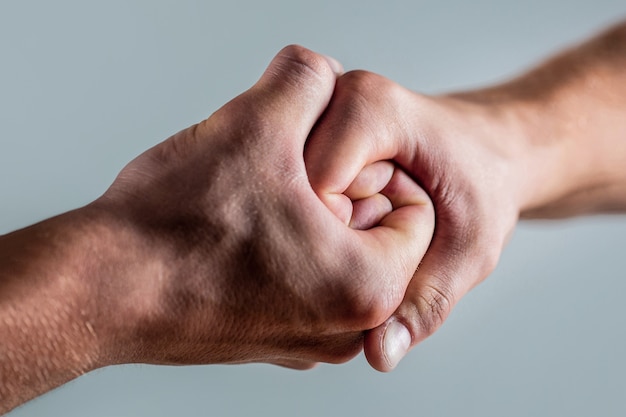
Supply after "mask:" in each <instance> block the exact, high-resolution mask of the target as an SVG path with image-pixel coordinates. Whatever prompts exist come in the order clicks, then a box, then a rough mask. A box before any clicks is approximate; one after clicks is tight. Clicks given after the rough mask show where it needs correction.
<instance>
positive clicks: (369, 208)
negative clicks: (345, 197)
mask: <svg viewBox="0 0 626 417" xmlns="http://www.w3.org/2000/svg"><path fill="white" fill-rule="evenodd" d="M352 206H353V210H352V218H351V219H350V223H349V226H350V227H351V228H353V229H358V230H367V229H371V228H372V227H374V226H376V225H377V224H378V223H379V222H380V221H381V220H382V219H383V218H384V217H385V216H386V215H388V214H389V213H391V212H392V211H393V205H392V204H391V201H389V199H388V198H387V197H385V196H384V195H382V194H379V193H378V194H374V195H373V196H371V197H367V198H364V199H362V200H358V201H355V202H353V203H352Z"/></svg>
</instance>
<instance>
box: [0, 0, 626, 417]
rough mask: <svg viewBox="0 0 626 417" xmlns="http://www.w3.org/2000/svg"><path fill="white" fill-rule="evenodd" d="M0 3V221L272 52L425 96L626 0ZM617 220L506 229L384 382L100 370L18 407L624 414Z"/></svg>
mask: <svg viewBox="0 0 626 417" xmlns="http://www.w3.org/2000/svg"><path fill="white" fill-rule="evenodd" d="M384 3H385V4H383V2H372V1H365V0H360V1H346V2H338V1H332V2H331V1H328V0H318V1H310V2H297V1H293V0H292V1H275V0H270V1H263V2H260V1H258V2H257V1H253V0H249V1H229V2H210V1H191V0H185V1H181V0H176V1H174V0H171V1H155V0H145V1H137V0H135V1H129V0H124V1H119V0H109V1H106V2H104V1H102V2H86V1H67V0H57V1H47V0H41V1H28V0H21V1H17V0H3V1H2V2H0V143H1V146H0V196H1V197H0V201H1V215H0V233H5V232H8V231H10V230H13V229H16V228H19V227H21V226H25V225H27V224H29V223H32V222H34V221H37V220H40V219H43V218H46V217H49V216H51V215H54V214H56V213H59V212H63V211H66V210H69V209H71V208H74V207H78V206H80V205H83V204H85V203H87V202H89V201H91V200H93V199H94V198H96V197H97V196H98V195H100V194H101V193H102V192H103V191H104V190H105V188H106V187H107V186H108V185H109V184H110V182H111V181H112V180H113V178H114V177H115V175H116V173H117V172H118V171H119V170H120V169H121V168H122V167H123V165H124V164H125V163H126V162H127V161H129V160H130V159H132V158H133V157H134V156H135V155H137V154H138V153H140V152H141V151H142V150H144V149H145V148H147V147H149V146H151V145H153V144H155V143H157V142H159V141H160V140H162V139H164V138H166V137H168V136H169V135H170V134H172V133H174V132H176V131H177V130H179V129H181V128H183V127H185V126H187V125H189V124H191V123H194V122H196V121H198V120H200V119H202V118H204V117H205V116H206V115H208V114H210V113H211V112H212V111H214V110H215V109H217V108H218V107H219V106H220V105H222V104H223V103H225V102H226V101H228V100H229V99H230V98H232V97H233V96H235V95H236V94H238V93H240V92H241V91H243V90H244V89H246V88H247V87H248V86H250V85H251V84H252V83H253V82H254V81H255V79H256V78H257V77H258V76H259V75H260V73H261V71H262V70H263V69H264V67H265V65H266V64H267V62H268V61H269V60H270V59H271V57H272V56H273V55H274V54H275V52H276V51H278V50H279V49H280V48H281V47H282V46H284V45H286V44H288V43H300V44H303V45H305V46H308V47H310V48H312V49H315V50H318V51H320V52H324V53H327V54H329V55H333V56H335V57H336V58H338V59H340V60H341V61H342V62H343V63H344V64H345V66H346V68H347V69H354V68H364V69H368V70H372V71H375V72H379V73H382V74H383V75H386V76H388V77H390V78H392V79H394V80H396V81H398V82H399V83H401V84H404V85H405V86H407V87H410V88H412V89H415V90H420V91H424V92H439V91H445V90H451V89H457V88H464V87H470V86H477V85H482V84H486V83H491V82H495V81H498V80H501V79H503V78H506V77H508V76H510V75H513V74H515V73H517V72H519V71H521V70H523V69H525V68H527V67H528V66H529V65H532V64H533V63H535V62H537V61H538V60H540V59H541V58H542V57H545V56H546V55H547V54H549V53H551V52H553V51H555V50H558V49H559V48H562V47H564V46H565V45H568V44H570V43H571V42H576V41H578V40H581V39H584V38H585V37H587V36H588V35H590V34H592V33H594V32H595V31H596V30H598V29H600V28H602V27H604V26H606V25H607V24H609V23H611V22H614V21H616V20H619V19H620V18H624V17H626V2H624V0H615V1H609V0H606V1H602V0H595V1H573V0H558V1H552V2H548V1H545V0H526V1H523V2H521V1H498V0H493V1H486V0H482V1H481V0H476V1H472V2H467V1H462V0H456V1H434V0H433V1H404V2H398V1H386V2H384ZM625 236H626V218H624V217H595V218H587V219H576V220H570V221H566V222H557V223H541V222H540V223H532V224H523V225H521V226H520V227H519V228H518V230H517V232H516V235H515V237H514V239H513V240H512V242H511V243H510V245H509V246H508V248H507V250H506V251H505V253H504V255H503V257H502V260H501V262H500V266H499V267H498V269H497V270H496V272H495V273H494V274H493V275H492V276H491V277H490V278H489V279H488V280H487V281H486V282H485V283H484V284H483V285H481V286H479V287H478V288H477V289H476V290H475V291H473V292H472V293H471V294H470V295H469V296H467V297H466V298H465V299H464V300H462V302H461V303H460V305H459V306H458V307H457V308H456V310H455V311H454V313H453V315H452V317H451V318H450V320H449V321H448V322H447V323H446V324H445V325H444V327H443V328H442V329H441V330H440V331H439V332H438V333H437V334H436V335H435V336H434V337H432V338H431V339H429V340H427V341H426V342H424V343H423V344H421V345H420V346H418V347H417V348H416V349H415V350H414V351H413V352H412V353H411V355H410V356H409V357H408V358H407V359H405V361H404V362H403V363H402V364H401V366H400V368H399V369H398V370H396V371H395V372H393V373H391V374H379V373H377V372H375V371H373V370H371V369H369V367H368V366H367V364H366V362H365V360H364V359H363V358H362V357H358V358H356V359H355V360H354V361H353V362H351V363H349V364H346V365H341V366H326V365H324V366H321V367H319V368H318V369H316V370H313V371H309V372H296V371H290V370H285V369H281V368H275V367H271V366H267V365H246V366H198V367H180V368H173V367H152V366H144V365H132V366H120V367H112V368H107V369H102V370H99V371H96V372H93V373H91V374H89V375H86V376H84V377H82V378H80V379H78V380H76V381H74V382H72V383H69V384H67V385H66V386H64V387H62V388H60V389H58V390H56V391H54V392H52V393H50V394H48V395H45V396H43V397H41V398H39V399H37V400H35V401H32V402H30V403H29V404H27V405H25V406H23V407H21V408H19V409H17V410H16V411H14V412H13V413H11V414H10V415H11V417H26V416H47V415H54V416H56V415H58V416H61V415H62V416H68V417H69V416H94V417H95V416H204V415H215V416H245V415H263V416H282V415H285V416H293V415H298V416H300V415H301V416H340V415H348V416H380V415H385V416H386V415H420V416H421V415H423V416H453V415H464V416H529V415H532V416H624V415H626V404H625V402H624V399H625V398H626V381H625V374H626V359H625V358H624V353H625V352H626V330H625V328H624V327H625V324H626V309H625V308H624V307H622V305H621V301H622V294H624V292H625V291H626V280H625V278H626V274H625V273H624V269H625V268H626V256H625V253H624V252H625V250H624V248H625V243H626V237H625Z"/></svg>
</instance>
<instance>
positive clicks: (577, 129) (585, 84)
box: [456, 22, 626, 217]
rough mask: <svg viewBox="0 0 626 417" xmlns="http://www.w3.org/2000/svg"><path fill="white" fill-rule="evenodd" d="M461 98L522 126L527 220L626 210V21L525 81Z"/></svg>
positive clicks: (517, 133)
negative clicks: (489, 109)
mask: <svg viewBox="0 0 626 417" xmlns="http://www.w3.org/2000/svg"><path fill="white" fill-rule="evenodd" d="M456 97H458V98H461V99H463V100H469V101H470V102H473V103H474V104H479V105H481V106H482V105H486V106H487V107H490V108H491V109H492V111H493V112H494V113H497V115H498V117H499V118H501V119H502V120H506V123H507V124H508V125H509V126H511V125H515V126H516V128H515V129H513V133H512V134H511V136H512V137H517V138H519V139H520V143H522V144H523V145H522V147H521V148H522V149H523V150H524V151H523V152H522V153H521V154H520V157H521V158H519V161H520V162H521V165H520V168H519V169H520V174H521V175H522V176H523V177H524V182H523V196H522V197H521V199H522V201H521V216H522V217H563V216H568V215H574V214H582V213H596V212H611V211H624V210H626V192H625V190H626V22H624V23H622V24H620V25H618V26H616V27H614V28H612V29H610V30H609V31H607V32H605V33H603V34H601V35H599V36H598V37H596V38H594V39H592V40H591V41H589V42H587V43H585V44H582V45H580V46H578V47H576V48H573V49H571V50H568V51H565V52H564V53H562V54H560V55H558V56H556V57H555V58H553V59H551V60H549V61H547V62H546V63H544V64H543V65H541V66H540V67H538V68H537V69H535V70H533V71H531V72H529V73H527V74H525V75H523V76H522V77H520V78H518V79H515V80H513V81H511V82H508V83H505V84H503V85H500V86H497V87H494V88H489V89H485V90H480V91H475V92H470V93H465V94H460V95H458V96H456ZM502 139H503V140H507V139H508V138H502Z"/></svg>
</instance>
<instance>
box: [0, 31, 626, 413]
mask: <svg viewBox="0 0 626 417" xmlns="http://www.w3.org/2000/svg"><path fill="white" fill-rule="evenodd" d="M624 56H626V25H624V24H622V25H621V26H618V27H616V28H614V29H612V30H611V31H609V32H607V33H605V34H604V35H602V36H600V37H598V38H597V39H594V40H592V41H590V42H588V43H586V44H583V45H581V46H579V47H577V48H575V49H574V50H572V51H566V52H565V53H563V54H561V55H560V56H557V57H556V58H554V59H552V60H551V61H548V62H547V63H546V64H544V65H543V66H541V67H539V68H537V69H536V70H534V71H531V72H530V73H528V74H526V75H524V76H522V77H520V78H517V79H514V80H512V81H509V82H507V83H504V84H501V85H498V86H495V87H491V88H487V89H483V90H476V91H472V92H466V93H459V94H450V95H445V96H437V97H428V96H424V95H420V94H417V93H415V92H412V91H409V90H407V89H405V88H403V87H401V86H399V85H397V84H395V83H394V82H392V81H390V80H388V79H385V78H383V77H381V76H379V75H375V74H372V73H369V72H364V71H353V72H347V73H344V72H343V69H342V67H341V65H340V64H339V63H338V62H337V61H335V60H334V59H332V58H329V57H325V56H323V55H319V54H317V53H315V52H312V51H310V50H307V49H305V48H302V47H298V46H289V47H286V48H285V49H283V50H282V51H281V52H280V53H278V55H277V56H276V57H275V58H274V59H273V60H272V62H271V63H270V65H269V67H268V68H267V70H266V71H265V73H264V74H263V75H262V77H261V78H260V80H259V81H258V82H257V83H256V84H255V85H254V86H253V87H252V88H251V89H249V90H248V91H246V92H244V93H243V94H241V95H240V96H238V97H236V98H235V99H233V100H232V101H230V102H229V103H227V104H226V105H225V106H223V107H222V108H221V109H219V110H218V111H216V112H215V113H214V114H213V115H211V116H210V117H209V118H208V119H207V120H204V121H203V122H201V123H199V124H196V125H194V126H191V127H189V128H187V129H185V130H183V131H181V132H179V133H177V134H175V135H174V136H173V137H171V138H169V139H167V140H166V141H164V142H162V143H160V144H158V145H157V146H155V147H154V148H152V149H149V150H148V151H146V152H145V153H143V154H142V155H140V156H139V157H138V158H136V159H135V160H134V161H132V162H131V163H130V164H128V165H127V166H126V167H125V168H124V169H123V170H122V172H121V173H120V174H119V176H118V177H117V179H116V180H115V182H114V183H113V184H112V186H111V187H110V188H109V189H108V190H107V191H106V192H105V194H104V195H103V196H102V197H100V198H98V199H97V200H96V201H94V202H93V203H91V204H89V205H87V206H85V207H83V208H80V209H77V210H75V211H72V212H69V213H65V214H62V215H60V216H57V217H55V218H52V219H49V220H46V221H44V222H41V223H39V224H36V225H33V226H30V227H28V228H25V229H22V230H18V231H15V232H13V233H10V234H7V235H4V236H0V399H1V400H0V412H3V411H7V410H9V409H11V408H12V407H14V406H16V405H17V404H20V403H22V402H24V401H27V400H28V399H30V398H33V397H34V396H36V395H38V394H41V393H43V392H45V391H47V390H49V389H51V388H53V387H55V386H58V385H60V384H62V383H64V382H66V381H68V380H70V379H72V378H75V377H76V376H78V375H80V374H82V373H85V372H88V371H90V370H92V369H95V368H98V367H102V366H107V365H112V364H120V363H132V362H143V363H153V364H198V363H203V364H209V363H246V362H266V363H273V364H277V365H281V366H287V367H291V368H297V369H307V368H310V367H312V366H313V365H314V364H315V363H316V362H330V363H340V362H344V361H347V360H349V359H351V358H352V357H354V356H355V355H357V354H358V353H359V352H360V351H361V350H364V351H365V355H366V357H367V360H368V361H369V363H370V364H371V365H372V367H374V368H375V369H377V370H379V371H390V370H392V369H393V368H394V367H396V365H398V363H399V361H400V360H401V359H402V358H403V357H404V356H405V354H406V353H407V352H408V351H409V349H410V348H411V347H412V346H414V345H416V344H417V343H419V342H420V341H422V340H423V339H425V338H426V337H428V336H429V335H431V334H432V333H433V332H435V331H436V330H437V329H438V328H439V327H440V326H441V325H442V323H443V322H444V321H445V320H446V318H447V317H448V315H449V314H450V312H451V311H452V309H453V307H454V305H455V304H456V303H457V302H458V301H459V299H460V298H461V297H463V296H464V295H465V294H466V293H467V292H468V291H469V290H471V289H472V288H473V287H474V286H476V285H477V284H478V283H480V282H481V280H483V279H484V278H485V277H486V276H487V275H489V274H490V272H491V271H492V270H493V269H494V268H495V266H496V264H497V262H498V259H499V256H500V253H501V251H502V250H503V247H504V245H505V244H506V242H507V240H508V238H509V236H510V235H511V233H512V232H513V230H514V228H515V225H516V223H517V221H518V219H519V218H520V217H526V218H528V217H550V218H553V217H563V216H569V215H573V214H582V213H590V212H603V211H623V210H625V209H626V194H625V193H624V192H623V189H624V185H625V184H626V169H625V168H624V167H626V163H625V162H626V140H624V139H625V138H626V117H624V114H626V100H625V97H626V87H625V86H626V71H625V70H624V68H626V62H625V61H624V58H623V57H624ZM590 80H591V81H593V82H591V81H590ZM580 115H584V119H583V118H581V116H580ZM589 138H593V140H590V139H589ZM573 162H575V163H573Z"/></svg>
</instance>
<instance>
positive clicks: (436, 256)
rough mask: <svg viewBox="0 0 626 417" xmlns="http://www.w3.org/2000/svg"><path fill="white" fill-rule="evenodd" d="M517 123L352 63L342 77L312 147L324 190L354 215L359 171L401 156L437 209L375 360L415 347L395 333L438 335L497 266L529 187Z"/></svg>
mask: <svg viewBox="0 0 626 417" xmlns="http://www.w3.org/2000/svg"><path fill="white" fill-rule="evenodd" d="M506 127H507V128H508V126H506ZM511 131H514V130H513V129H505V126H504V125H503V124H502V122H501V121H500V120H499V119H498V120H497V119H496V114H490V113H489V112H488V111H485V109H484V108H482V107H479V106H477V105H473V104H472V103H471V102H469V101H463V100H460V99H455V98H452V97H440V98H429V97H425V96H422V95H419V94H416V93H413V92H411V91H408V90H406V89H404V88H402V87H400V86H399V85H397V84H395V83H393V82H391V81H389V80H387V79H385V78H383V77H381V76H377V75H375V74H372V73H368V72H363V71H355V72H350V73H347V74H345V75H343V76H342V77H341V78H339V80H338V81H337V86H336V91H335V95H334V96H333V100H332V102H331V104H330V106H329V109H328V110H327V112H326V113H325V114H324V116H323V117H322V119H321V120H320V122H319V124H318V126H317V128H316V130H315V132H314V134H313V135H312V137H311V139H310V141H309V144H308V146H307V149H306V154H305V160H306V165H307V169H308V173H309V176H310V180H311V184H312V185H313V188H314V189H315V190H316V192H317V193H318V195H319V196H320V198H321V199H322V200H323V201H324V202H325V203H326V205H327V206H328V207H329V208H330V209H331V210H332V211H333V212H335V213H337V215H338V216H339V217H340V218H343V219H344V221H346V218H348V217H347V215H346V213H349V212H350V209H349V205H350V204H351V202H350V198H347V197H349V194H350V193H349V192H348V193H346V190H348V191H349V186H350V184H351V183H352V179H353V178H354V177H355V175H356V174H357V173H359V172H360V171H361V170H362V169H363V167H365V166H368V165H370V164H372V163H375V162H376V161H381V160H393V161H394V162H395V163H396V164H398V165H399V166H400V167H401V169H403V170H404V171H405V172H406V173H407V174H408V175H410V176H411V178H413V179H414V180H415V181H416V182H417V183H419V184H420V185H421V186H423V187H424V189H425V190H426V191H427V192H428V194H429V195H430V197H431V198H432V200H433V202H434V205H435V212H436V222H437V226H436V230H435V236H434V238H433V242H432V244H431V247H430V249H428V252H427V254H426V256H425V257H424V259H423V261H422V262H421V265H420V267H419V269H418V270H417V272H416V273H415V275H414V277H413V279H412V281H411V283H410V285H409V287H408V289H407V291H406V294H405V296H404V300H403V302H402V304H401V305H400V306H399V308H398V309H397V310H396V311H395V312H394V314H393V316H392V317H391V318H390V319H389V320H387V321H386V322H385V323H384V324H382V325H381V326H378V327H377V328H375V329H373V330H372V331H370V332H369V333H368V334H367V336H366V340H365V353H366V356H367V358H368V360H369V362H370V364H371V365H372V366H373V367H374V368H376V369H378V370H381V371H388V370H390V369H393V368H394V367H395V366H396V365H397V363H398V361H399V360H400V359H401V358H402V357H403V356H404V354H405V353H406V350H408V348H409V345H408V344H406V345H404V347H405V348H406V349H398V346H402V344H401V343H400V344H399V343H398V342H397V341H396V338H398V337H400V338H405V337H406V335H407V330H408V334H410V341H411V343H410V345H411V346H412V345H415V344H417V343H418V342H420V341H421V340H423V339H424V338H426V337H427V336H429V335H431V334H432V333H433V332H434V331H435V330H436V329H437V328H438V327H439V326H440V325H441V324H442V323H443V322H444V320H445V319H446V317H448V315H449V314H450V311H451V309H452V307H453V306H454V305H455V304H456V303H457V302H458V300H459V299H460V298H461V297H462V296H463V295H464V294H465V293H467V292H468V291H469V290H470V289H471V288H472V287H473V286H475V285H477V284H478V283H479V282H480V281H481V280H482V279H483V278H485V277H486V276H487V275H488V274H489V273H490V272H491V271H492V270H493V269H494V267H495V265H496V263H497V261H498V258H499V256H500V253H501V251H502V248H503V246H504V244H505V242H506V241H507V239H508V238H509V236H510V234H511V232H512V231H513V228H514V226H515V224H516V222H517V219H518V215H519V210H520V204H521V199H522V191H523V188H522V182H521V179H522V178H523V177H524V170H523V167H522V166H520V164H519V163H517V162H516V160H515V158H514V156H516V152H518V150H519V149H520V144H519V143H518V142H516V140H517V138H516V137H514V135H512V134H511V133H510V132H511ZM420 258H421V253H414V259H416V260H417V259H420ZM398 335H400V336H398Z"/></svg>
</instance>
